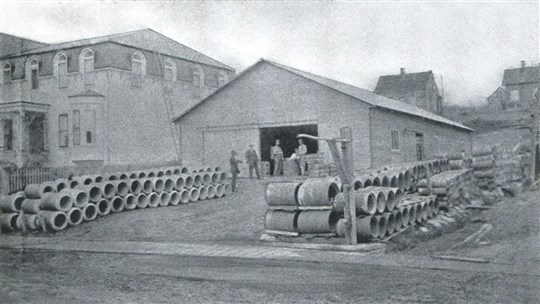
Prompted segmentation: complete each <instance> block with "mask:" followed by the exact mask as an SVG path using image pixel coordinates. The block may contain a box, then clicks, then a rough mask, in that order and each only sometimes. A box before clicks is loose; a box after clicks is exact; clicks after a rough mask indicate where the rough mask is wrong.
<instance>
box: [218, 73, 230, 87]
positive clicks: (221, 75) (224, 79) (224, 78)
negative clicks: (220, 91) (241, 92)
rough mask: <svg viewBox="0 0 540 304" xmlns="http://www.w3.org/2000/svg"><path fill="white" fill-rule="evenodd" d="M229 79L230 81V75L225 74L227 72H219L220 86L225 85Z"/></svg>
mask: <svg viewBox="0 0 540 304" xmlns="http://www.w3.org/2000/svg"><path fill="white" fill-rule="evenodd" d="M227 81H229V76H227V74H225V72H219V74H218V86H219V87H222V86H223V85H225V84H226V83H227Z"/></svg>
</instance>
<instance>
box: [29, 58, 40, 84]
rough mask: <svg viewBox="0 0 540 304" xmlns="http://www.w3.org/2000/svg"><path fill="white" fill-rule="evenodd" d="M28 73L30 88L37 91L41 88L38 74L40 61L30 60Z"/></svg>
mask: <svg viewBox="0 0 540 304" xmlns="http://www.w3.org/2000/svg"><path fill="white" fill-rule="evenodd" d="M27 72H28V74H27V75H28V77H29V78H28V79H27V80H28V81H30V88H31V89H32V90H36V89H38V88H39V85H38V72H39V64H38V60H37V59H36V58H30V59H29V60H28V64H27Z"/></svg>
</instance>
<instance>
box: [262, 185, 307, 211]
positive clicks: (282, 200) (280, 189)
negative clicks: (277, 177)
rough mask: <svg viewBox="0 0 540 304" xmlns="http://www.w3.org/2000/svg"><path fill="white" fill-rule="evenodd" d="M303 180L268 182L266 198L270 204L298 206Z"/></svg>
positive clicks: (265, 192)
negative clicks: (299, 191)
mask: <svg viewBox="0 0 540 304" xmlns="http://www.w3.org/2000/svg"><path fill="white" fill-rule="evenodd" d="M301 185H302V182H280V183H268V184H267V185H266V189H265V191H264V199H265V200H266V203H267V204H268V206H297V205H298V190H299V189H300V186H301Z"/></svg>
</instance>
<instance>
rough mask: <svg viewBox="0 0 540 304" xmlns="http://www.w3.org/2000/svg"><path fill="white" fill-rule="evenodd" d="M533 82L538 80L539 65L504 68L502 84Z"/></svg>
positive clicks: (539, 75)
mask: <svg viewBox="0 0 540 304" xmlns="http://www.w3.org/2000/svg"><path fill="white" fill-rule="evenodd" d="M534 82H540V66H530V67H524V68H517V69H506V70H504V77H503V83H502V84H503V85H504V86H507V85H513V84H522V83H534Z"/></svg>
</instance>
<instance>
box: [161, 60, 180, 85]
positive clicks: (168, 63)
mask: <svg viewBox="0 0 540 304" xmlns="http://www.w3.org/2000/svg"><path fill="white" fill-rule="evenodd" d="M163 77H164V78H165V80H168V81H176V79H177V78H176V63H175V62H174V61H173V60H172V59H167V60H165V71H164V74H163Z"/></svg>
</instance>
